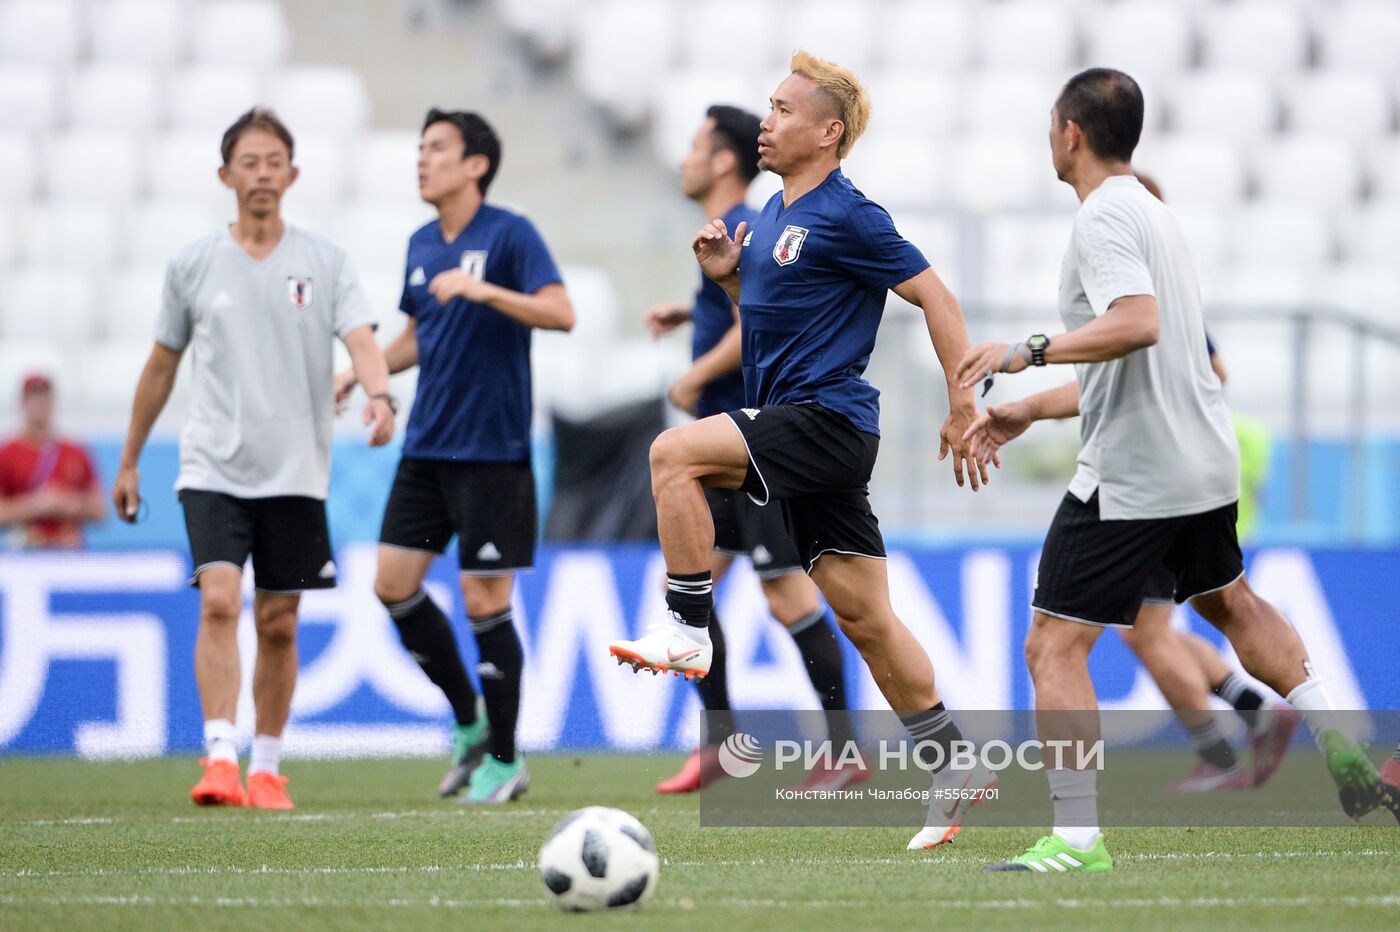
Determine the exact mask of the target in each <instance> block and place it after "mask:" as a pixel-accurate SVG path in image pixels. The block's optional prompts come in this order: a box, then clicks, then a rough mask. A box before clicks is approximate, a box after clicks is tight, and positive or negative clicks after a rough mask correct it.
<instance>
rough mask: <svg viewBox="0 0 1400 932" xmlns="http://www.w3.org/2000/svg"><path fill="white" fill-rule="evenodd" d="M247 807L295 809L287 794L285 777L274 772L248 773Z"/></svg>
mask: <svg viewBox="0 0 1400 932" xmlns="http://www.w3.org/2000/svg"><path fill="white" fill-rule="evenodd" d="M248 808H249V809H295V808H296V806H295V805H294V804H293V803H292V800H291V798H290V797H289V796H287V778H286V777H284V776H282V775H280V774H275V773H263V772H262V771H258V772H257V773H250V774H248Z"/></svg>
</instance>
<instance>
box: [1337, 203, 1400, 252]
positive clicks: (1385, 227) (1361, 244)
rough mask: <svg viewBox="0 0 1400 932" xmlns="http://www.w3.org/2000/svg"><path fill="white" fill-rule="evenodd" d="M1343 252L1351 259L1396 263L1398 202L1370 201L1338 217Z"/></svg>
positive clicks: (1399, 225)
mask: <svg viewBox="0 0 1400 932" xmlns="http://www.w3.org/2000/svg"><path fill="white" fill-rule="evenodd" d="M1337 229H1338V231H1339V232H1340V233H1341V238H1342V255H1343V256H1344V257H1345V258H1346V259H1347V260H1348V261H1351V262H1358V263H1385V262H1389V263H1391V264H1392V265H1393V264H1394V262H1395V244H1396V243H1400V202H1393V201H1392V202H1387V201H1379V202H1375V201H1373V202H1372V203H1370V204H1367V205H1366V206H1365V207H1363V208H1361V209H1360V210H1355V211H1349V212H1347V213H1345V214H1343V215H1341V217H1339V218H1338V222H1337Z"/></svg>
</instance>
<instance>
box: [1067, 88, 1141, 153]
mask: <svg viewBox="0 0 1400 932" xmlns="http://www.w3.org/2000/svg"><path fill="white" fill-rule="evenodd" d="M1055 110H1056V112H1058V113H1059V115H1060V125H1061V126H1064V124H1065V121H1066V120H1073V121H1074V122H1075V123H1076V124H1078V126H1079V128H1080V129H1081V130H1083V131H1084V140H1085V142H1087V143H1088V144H1089V149H1090V151H1092V152H1093V153H1094V154H1095V155H1097V156H1098V157H1099V158H1101V159H1114V160H1116V161H1120V162H1130V161H1132V158H1133V150H1134V149H1136V148H1137V144H1138V140H1139V139H1141V138H1142V113H1143V102H1142V88H1140V87H1138V83H1137V82H1136V81H1134V80H1133V79H1132V78H1130V77H1129V76H1128V75H1126V74H1124V73H1123V72H1121V71H1114V70H1113V69H1112V68H1090V69H1089V70H1087V71H1081V72H1079V74H1077V75H1075V76H1074V77H1072V78H1070V79H1069V80H1068V81H1067V82H1065V87H1064V90H1062V91H1060V97H1059V99H1058V100H1057V101H1055Z"/></svg>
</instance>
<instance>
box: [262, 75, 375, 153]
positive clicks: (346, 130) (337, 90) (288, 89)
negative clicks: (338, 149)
mask: <svg viewBox="0 0 1400 932" xmlns="http://www.w3.org/2000/svg"><path fill="white" fill-rule="evenodd" d="M267 86H268V89H269V92H270V97H271V102H272V106H273V108H274V109H275V110H276V111H277V115H278V116H279V117H280V118H281V119H282V120H283V122H285V123H286V124H287V126H288V128H289V129H291V131H292V133H293V135H300V134H301V133H306V132H314V133H326V134H331V135H342V136H343V135H349V134H351V133H357V132H359V131H360V130H362V129H364V127H365V126H366V125H367V124H368V123H369V114H370V101H369V89H368V88H367V87H366V86H365V79H364V77H363V76H362V75H361V74H360V73H359V72H358V71H355V70H354V69H353V68H341V67H336V66H333V65H293V66H291V67H289V68H284V69H282V70H281V71H280V72H278V73H277V74H276V75H273V76H272V77H271V78H270V79H269V80H268V82H267Z"/></svg>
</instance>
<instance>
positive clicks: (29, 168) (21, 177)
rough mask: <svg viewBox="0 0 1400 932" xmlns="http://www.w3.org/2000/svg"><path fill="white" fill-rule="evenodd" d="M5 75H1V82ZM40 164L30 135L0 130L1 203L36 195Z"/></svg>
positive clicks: (14, 201) (24, 200) (17, 201)
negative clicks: (2, 181) (36, 158)
mask: <svg viewBox="0 0 1400 932" xmlns="http://www.w3.org/2000/svg"><path fill="white" fill-rule="evenodd" d="M3 81H4V76H3V75H0V82H3ZM38 174H39V170H38V165H37V164H36V162H35V158H34V147H33V145H32V144H31V143H30V142H29V137H28V136H27V135H26V134H24V133H20V132H9V131H5V130H0V178H4V179H5V183H4V184H3V185H0V204H3V205H11V204H23V203H25V202H26V201H28V200H29V199H30V198H31V197H32V196H33V195H34V189H35V187H36V186H37V182H38Z"/></svg>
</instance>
